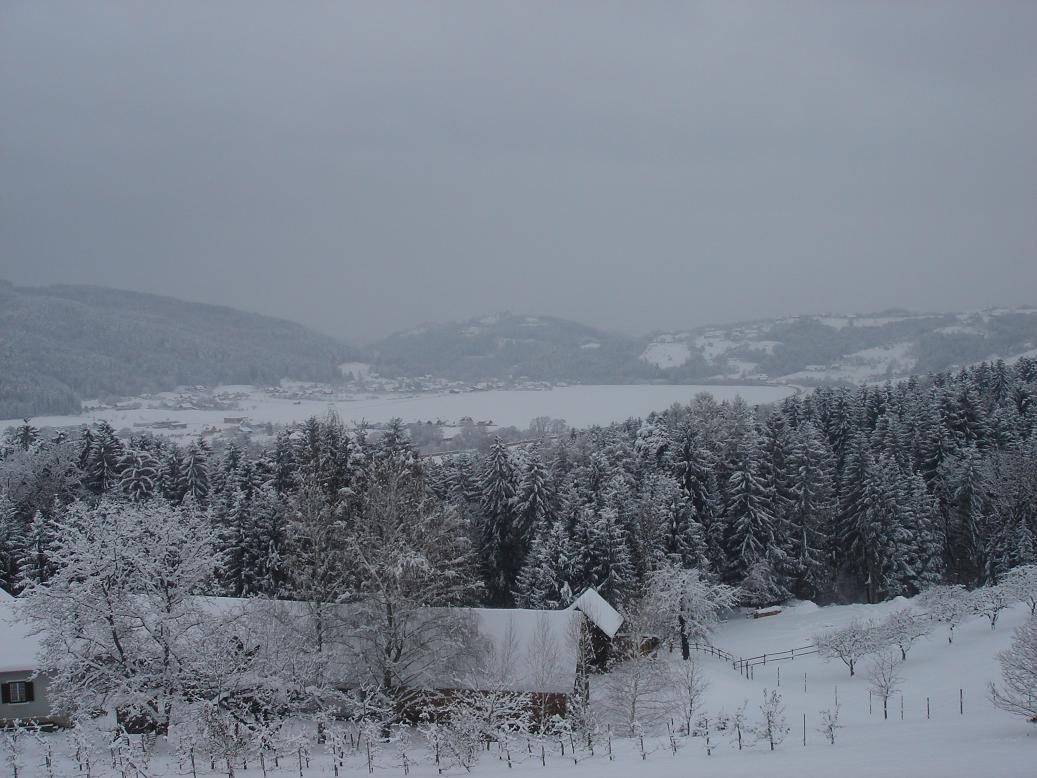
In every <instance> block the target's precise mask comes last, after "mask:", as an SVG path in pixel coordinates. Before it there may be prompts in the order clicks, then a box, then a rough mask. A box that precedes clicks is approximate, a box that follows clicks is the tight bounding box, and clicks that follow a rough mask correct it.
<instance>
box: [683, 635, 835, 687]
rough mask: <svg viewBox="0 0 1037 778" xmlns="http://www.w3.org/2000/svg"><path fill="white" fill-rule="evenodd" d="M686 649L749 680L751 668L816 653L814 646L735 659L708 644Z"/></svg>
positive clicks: (693, 645) (751, 672) (698, 644)
mask: <svg viewBox="0 0 1037 778" xmlns="http://www.w3.org/2000/svg"><path fill="white" fill-rule="evenodd" d="M688 648H690V649H691V650H692V651H698V652H699V653H703V654H709V655H710V656H715V657H717V658H718V659H723V660H724V661H725V662H728V663H730V665H731V669H732V670H737V671H738V673H739V674H740V675H742V676H744V677H745V678H748V679H750V680H751V679H752V677H753V668H754V667H757V666H758V665H765V664H767V663H768V662H770V663H774V662H791V661H794V660H795V659H796V658H797V657H804V656H809V655H811V654H816V653H817V646H814V645H809V646H799V647H798V648H787V649H785V650H783V651H768V652H767V653H765V654H759V655H758V656H750V657H736V656H735V655H734V654H732V653H731V652H729V651H724V650H723V649H722V648H718V647H717V646H714V645H712V644H710V643H691V644H689V646H688Z"/></svg>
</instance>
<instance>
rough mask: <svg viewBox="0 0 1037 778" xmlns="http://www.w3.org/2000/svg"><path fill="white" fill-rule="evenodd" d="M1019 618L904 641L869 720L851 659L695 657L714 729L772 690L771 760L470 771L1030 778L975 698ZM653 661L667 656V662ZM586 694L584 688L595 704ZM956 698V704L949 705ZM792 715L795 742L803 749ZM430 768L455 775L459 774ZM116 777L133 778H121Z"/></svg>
mask: <svg viewBox="0 0 1037 778" xmlns="http://www.w3.org/2000/svg"><path fill="white" fill-rule="evenodd" d="M903 605H905V602H904V601H902V600H901V601H893V602H890V603H884V604H881V605H873V606H868V605H850V606H836V607H826V608H817V607H816V606H814V605H813V604H812V603H800V604H798V605H796V606H794V607H791V608H789V609H786V610H785V611H784V612H783V613H781V614H780V615H777V616H772V617H769V618H765V619H759V620H752V619H742V618H737V619H734V620H732V621H729V622H727V623H724V624H721V625H720V626H719V627H718V628H717V630H716V631H715V634H714V637H713V643H714V644H715V645H716V646H718V647H721V648H723V649H725V650H727V651H730V652H732V653H734V654H736V655H741V656H756V655H759V654H762V653H764V652H776V651H781V650H784V649H789V648H793V647H799V646H805V645H807V644H809V643H810V639H811V636H812V635H813V634H815V633H816V632H817V631H819V630H824V629H829V628H832V627H838V626H841V625H845V624H847V623H849V622H850V621H851V620H852V619H853V618H856V617H862V618H882V617H884V616H885V615H887V614H888V613H889V612H890V611H892V610H894V609H896V608H899V607H903ZM1028 616H1029V610H1028V608H1027V607H1026V606H1025V605H1016V606H1014V607H1013V608H1011V609H1009V610H1008V611H1006V612H1005V613H1004V614H1003V615H1002V617H1001V620H1000V621H999V623H998V627H997V630H996V631H991V629H990V627H989V625H988V622H987V621H986V620H985V619H984V618H982V617H980V616H975V617H972V618H971V619H969V620H967V621H966V622H965V623H963V624H962V625H961V626H960V627H958V629H957V630H956V632H955V640H954V644H953V645H948V643H947V640H946V634H945V631H944V629H943V628H942V627H937V628H936V630H935V631H934V632H933V633H932V634H931V635H930V636H928V637H926V638H922V639H921V640H920V641H919V642H918V643H916V644H915V646H914V648H913V649H912V650H911V652H910V653H909V655H908V658H907V661H906V663H905V664H904V666H903V669H904V676H905V681H904V683H903V684H902V693H903V718H901V712H900V711H901V708H900V700H901V695H900V694H899V693H898V694H896V695H895V696H894V697H893V700H892V702H891V704H890V718H889V719H888V720H883V718H882V715H881V705H880V704H879V703H878V702H877V701H875V702H874V704H873V705H872V706H871V709H870V710H869V693H868V681H867V680H866V678H865V670H864V665H865V663H862V665H861V669H859V670H858V673H857V675H856V677H854V678H852V679H851V678H850V677H849V675H848V672H847V670H846V668H845V666H844V665H843V664H841V663H840V662H838V661H837V660H832V661H829V662H826V661H825V660H823V659H821V658H819V657H818V656H816V655H808V656H803V657H799V658H797V659H795V660H793V661H783V662H769V663H768V664H767V665H765V666H764V665H760V666H757V667H755V669H754V671H753V677H752V679H746V678H743V677H742V676H741V675H740V674H739V673H738V672H736V671H735V670H733V669H732V667H731V665H730V664H728V663H726V662H724V661H722V660H720V659H718V658H714V657H711V656H708V655H703V654H696V657H697V660H698V661H699V662H700V663H701V664H702V666H703V667H704V669H705V672H706V675H707V677H708V680H709V683H710V688H709V690H708V691H707V693H706V698H705V702H704V706H703V711H704V712H705V713H707V714H708V715H709V716H710V717H712V718H713V720H714V721H715V720H716V717H717V716H718V714H721V713H722V712H726V713H728V714H730V713H733V712H734V711H735V710H736V709H737V708H738V706H740V705H741V704H742V703H743V701H746V700H748V703H749V704H748V708H747V713H748V719H749V722H750V724H751V723H752V722H753V721H754V719H756V718H757V717H758V713H759V711H758V705H759V702H760V700H761V698H762V694H763V690H764V689H777V690H778V691H779V692H780V694H781V695H782V698H783V702H784V705H785V709H786V720H787V724H788V726H789V729H790V731H789V732H788V734H787V736H786V738H785V740H784V742H782V743H781V744H780V745H778V746H777V748H776V750H774V751H771V750H770V749H769V748H768V746H767V744H766V743H759V742H757V743H755V744H753V745H747V746H746V747H745V748H744V750H741V751H740V750H738V748H737V744H736V742H735V740H734V739H733V738H732V737H731V735H730V732H717V731H716V730H715V729H714V730H713V731H712V735H711V738H710V746H711V753H710V754H708V755H707V753H706V741H705V738H704V737H701V736H695V737H690V738H689V737H683V736H680V737H677V738H675V740H674V741H673V743H674V744H675V746H676V753H675V752H674V750H673V745H671V741H670V740H669V738H668V736H667V734H666V732H665V727H663V728H662V731H661V733H659V734H654V735H652V736H650V737H645V739H644V757H642V750H641V749H642V746H641V741H640V740H639V739H637V738H621V737H618V736H615V735H613V737H612V758H610V756H609V753H608V751H609V747H608V734H607V733H608V729H607V726H606V722H604V721H603V722H602V724H601V727H600V729H599V731H598V733H597V734H596V735H595V736H594V740H593V742H592V749H593V753H592V749H591V748H588V747H587V743H586V742H585V741H583V742H577V743H576V745H577V749H576V757H575V764H574V759H573V754H572V750H571V746H570V742H569V740H568V737H565V738H563V739H562V740H561V741H560V740H558V739H556V738H555V739H549V740H546V741H540V740H530V741H528V745H527V741H526V740H520V741H516V742H515V743H514V744H513V749H512V752H511V760H512V766H510V767H509V765H508V763H507V758H506V757H507V755H506V754H505V752H503V751H501V752H498V751H497V749H496V748H493V749H491V750H490V751H488V752H485V753H484V754H483V756H482V758H481V759H480V761H479V762H478V763H477V764H475V765H474V766H473V768H472V774H473V775H484V776H502V775H505V774H507V775H515V774H524V775H530V776H545V778H547V777H551V778H554V777H555V776H557V777H558V778H562V777H563V776H564V777H566V778H578V777H579V776H607V777H611V776H615V778H621V777H622V776H629V775H633V774H635V773H636V774H640V775H643V776H651V777H652V778H671V777H672V778H685V777H686V776H698V775H708V776H718V777H721V778H735V777H737V776H744V777H745V778H749V776H752V777H753V778H761V777H763V778H766V777H767V776H817V778H822V777H824V778H828V777H829V776H835V775H838V776H840V778H858V777H859V778H878V777H880V776H891V777H892V776H896V777H897V778H900V777H901V776H910V777H912V778H914V777H918V778H930V777H931V778H955V777H958V776H960V777H961V778H972V777H973V776H980V775H982V776H987V777H989V778H1013V777H1014V776H1033V775H1034V774H1035V772H1037V769H1035V767H1034V765H1035V757H1037V754H1035V749H1037V727H1035V726H1034V725H1033V724H1029V723H1027V722H1026V721H1024V720H1022V719H1020V718H1017V717H1013V716H1010V715H1009V714H1007V713H1004V712H1002V711H999V710H997V709H995V708H994V707H993V706H992V705H991V704H990V702H989V700H988V698H987V683H988V681H991V680H998V678H999V675H998V665H997V653H998V652H999V651H1000V650H1002V649H1004V648H1005V647H1006V646H1007V645H1008V644H1009V642H1010V640H1011V636H1012V631H1013V629H1014V627H1016V626H1017V625H1019V624H1021V623H1022V622H1023V621H1024V620H1025V619H1026V618H1027V617H1028ZM667 659H668V661H674V662H676V661H679V660H678V659H677V657H676V656H669V657H667ZM779 673H780V679H779ZM804 684H805V688H804ZM959 690H961V693H962V696H961V697H959ZM597 693H598V692H597V690H596V691H595V695H596V694H597ZM836 695H838V700H839V706H840V720H839V721H840V724H841V725H842V728H841V729H839V730H838V732H837V736H836V742H835V744H834V745H830V744H829V743H828V742H827V741H826V740H825V738H824V737H823V736H822V735H821V734H820V733H819V732H818V730H817V727H818V725H819V722H820V718H819V711H821V710H822V709H825V708H830V707H832V706H833V705H834V703H835V698H836ZM927 700H928V705H929V714H928V716H927V713H926V705H927ZM962 700H963V703H964V704H963V707H961V708H960V707H959V705H961V701H962ZM962 711H963V712H962ZM804 715H805V716H806V729H805V734H806V745H804V744H803V735H804V727H803V716H804ZM678 726H679V724H678ZM612 731H613V732H615V731H616V730H615V729H613V730H612ZM63 738H67V736H66V735H64V734H61V733H58V734H53V735H44V736H42V742H43V743H44V744H47V743H49V744H50V747H51V750H52V753H53V756H54V760H55V764H56V770H55V772H54V773H48V772H47V770H46V768H45V767H44V766H43V763H44V751H43V748H44V747H45V746H41V745H39V744H35V743H29V742H27V741H26V742H24V743H23V752H22V754H21V756H20V757H19V758H20V760H21V761H22V772H21V773H20V775H26V776H34V775H48V774H53V775H59V776H61V775H73V774H75V775H81V773H79V772H78V769H77V768H76V767H75V765H74V763H73V762H72V760H71V759H70V758H69V757H67V756H66V757H62V756H61V754H62V753H63V749H68V748H69V747H70V746H69V743H68V741H67V740H63ZM541 745H543V746H544V761H546V765H544V764H542V763H541V752H540V748H541ZM168 747H169V746H166V745H162V744H160V745H159V746H158V752H157V753H156V756H155V757H154V758H153V759H152V760H151V763H150V765H149V766H148V767H147V768H146V770H145V771H144V772H141V773H139V775H146V776H173V775H190V774H191V770H190V767H189V766H188V764H186V763H184V762H181V763H179V764H178V761H177V758H176V757H175V756H173V755H172V754H169V753H166V754H163V753H162V751H163V749H165V748H168ZM563 747H564V750H565V754H564V755H563V754H562V750H563ZM73 751H74V749H73ZM73 751H70V752H69V753H72V752H73ZM105 753H106V754H107V750H106V749H105ZM309 759H310V763H309V767H308V768H307V767H306V766H305V765H303V769H302V770H301V771H300V769H299V757H298V755H297V754H296V753H294V752H293V753H292V754H289V755H287V756H284V755H282V756H281V758H280V761H279V767H278V768H277V769H275V768H274V767H273V766H272V765H271V764H270V763H269V760H267V765H266V767H267V771H268V773H269V774H270V775H284V776H288V775H302V776H304V777H305V778H314V777H315V776H326V775H333V774H335V772H334V769H333V766H332V758H331V755H330V754H328V753H327V752H326V751H325V750H324V747H323V746H314V747H313V748H312V752H311V754H310V757H309ZM371 761H372V765H373V767H374V774H376V775H405V774H408V775H415V776H432V775H438V774H440V773H439V772H438V771H437V768H436V767H435V765H434V764H433V755H432V753H431V752H429V751H428V749H427V747H425V746H424V744H423V743H421V742H420V741H418V740H417V739H414V738H412V739H407V738H405V739H404V740H402V741H401V742H398V743H395V744H391V745H382V746H377V747H376V748H375V749H374V751H373V752H372V758H371ZM405 765H406V767H405ZM367 770H368V763H367V752H366V748H364V747H361V748H358V749H355V750H354V751H353V752H352V753H349V754H347V755H346V759H345V765H344V766H343V767H342V768H340V771H339V773H338V774H341V775H356V774H367ZM236 772H237V774H238V775H242V774H244V775H259V774H261V771H260V766H259V764H258V763H257V762H256V760H255V757H252V758H251V759H250V760H249V762H248V769H247V770H244V771H243V770H242V769H241V768H240V766H239V768H238V769H237V771H236ZM444 772H445V773H446V774H454V775H464V774H466V773H465V771H464V770H463V769H461V768H454V769H449V770H445V771H444ZM119 774H120V773H119V772H118V771H113V770H112V769H111V767H110V759H105V760H101V759H98V760H96V761H95V763H94V771H93V775H105V776H107V775H113V776H114V775H119ZM129 774H130V775H138V774H137V773H134V772H132V771H131V772H130V773H129ZM197 774H198V775H206V776H208V775H219V774H224V775H226V771H225V770H224V771H223V772H222V773H221V772H220V771H219V770H217V771H216V772H210V770H209V763H208V759H207V758H204V757H201V756H200V757H199V759H198V764H197Z"/></svg>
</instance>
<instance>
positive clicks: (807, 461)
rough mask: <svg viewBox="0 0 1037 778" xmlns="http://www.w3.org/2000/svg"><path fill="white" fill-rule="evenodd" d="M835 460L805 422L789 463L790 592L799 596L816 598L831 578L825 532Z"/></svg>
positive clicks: (832, 500) (829, 521)
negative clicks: (791, 572) (790, 486)
mask: <svg viewBox="0 0 1037 778" xmlns="http://www.w3.org/2000/svg"><path fill="white" fill-rule="evenodd" d="M834 458H835V455H834V453H833V452H832V448H831V446H830V445H829V444H828V441H827V440H825V438H824V436H823V435H822V434H821V432H820V431H819V430H818V429H817V427H815V426H814V424H812V423H811V422H805V423H804V424H803V425H802V426H801V427H800V428H799V429H798V430H797V431H796V435H795V443H794V447H793V450H792V454H791V457H790V463H789V464H790V468H791V471H792V480H791V483H792V488H791V492H792V494H791V505H790V506H789V523H790V525H791V527H790V529H791V532H792V542H791V543H790V548H789V565H790V566H791V568H792V570H793V571H794V581H793V584H792V589H793V593H794V594H796V595H797V596H798V597H804V598H811V597H816V596H817V594H818V593H819V592H820V591H821V590H823V589H824V588H825V586H826V585H827V583H828V578H829V576H830V575H831V551H830V546H829V538H828V535H827V533H828V531H829V528H830V527H831V524H832V520H833V518H834V515H835V494H834V473H833V470H832V462H833V461H834Z"/></svg>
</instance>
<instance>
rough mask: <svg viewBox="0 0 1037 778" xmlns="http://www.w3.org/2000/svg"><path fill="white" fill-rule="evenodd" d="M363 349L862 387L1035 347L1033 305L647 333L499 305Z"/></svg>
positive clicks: (403, 364) (575, 378) (491, 375)
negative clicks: (494, 311) (492, 311)
mask: <svg viewBox="0 0 1037 778" xmlns="http://www.w3.org/2000/svg"><path fill="white" fill-rule="evenodd" d="M369 351H370V354H369V359H370V362H371V363H372V365H373V366H374V369H375V370H377V371H380V372H382V373H384V374H385V375H392V376H410V377H416V376H423V375H426V374H428V375H435V376H440V377H448V378H452V379H463V380H467V381H491V380H498V381H507V380H516V379H521V378H533V379H537V380H544V381H551V382H562V381H565V382H576V383H599V384H605V383H615V384H620V383H637V382H645V381H655V382H658V381H665V382H668V383H695V382H701V381H710V382H715V383H732V382H753V383H778V384H795V385H817V384H822V383H848V384H859V383H868V382H873V381H884V380H886V379H895V378H902V377H905V376H908V375H913V374H917V373H927V372H931V371H941V370H947V369H951V368H954V367H958V366H963V365H967V364H974V363H977V362H982V361H985V360H986V361H989V360H996V359H1004V360H1006V361H1012V360H1013V359H1015V358H1018V357H1019V356H1023V355H1033V354H1034V353H1037V308H1034V307H1030V308H1018V309H1007V308H997V309H990V310H984V311H973V312H966V313H937V314H918V313H907V312H902V311H886V312H883V313H879V314H869V315H838V314H827V315H817V316H792V317H786V318H780V319H766V320H757V321H747V322H739V323H735V324H729V325H723V326H709V327H699V328H696V329H688V330H678V331H672V332H659V333H655V334H652V335H649V336H645V337H636V336H633V337H632V336H629V335H623V334H619V333H614V332H606V331H603V330H599V329H595V328H592V327H588V326H585V325H582V324H578V323H576V322H571V321H566V320H564V319H557V318H551V317H531V316H522V315H518V314H499V315H495V316H482V317H477V318H474V319H470V320H468V321H464V322H458V323H454V324H436V325H428V326H425V327H421V328H419V329H416V330H410V331H407V332H403V333H399V334H397V335H393V336H390V337H389V338H386V339H385V340H383V341H380V342H379V343H376V344H374V345H373V346H372V347H371V348H370V349H369Z"/></svg>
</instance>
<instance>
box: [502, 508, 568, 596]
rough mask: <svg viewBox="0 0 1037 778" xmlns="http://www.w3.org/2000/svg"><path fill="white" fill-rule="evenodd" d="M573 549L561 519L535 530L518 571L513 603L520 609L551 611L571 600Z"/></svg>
mask: <svg viewBox="0 0 1037 778" xmlns="http://www.w3.org/2000/svg"><path fill="white" fill-rule="evenodd" d="M574 556H575V552H574V549H573V545H572V540H571V538H570V537H569V533H568V532H567V531H566V529H565V524H564V522H562V521H561V520H555V521H552V522H550V524H549V526H548V527H546V528H545V530H544V531H542V532H539V533H537V535H536V536H535V537H534V538H533V543H532V545H531V546H530V548H529V554H528V555H527V556H526V562H525V564H524V565H523V567H522V570H521V571H519V575H518V579H517V581H516V592H515V602H516V604H517V605H518V606H519V607H522V608H534V609H537V610H553V609H556V608H564V607H565V606H567V605H569V603H570V602H571V601H572V595H573V592H572V588H571V584H570V581H571V580H572V577H573V558H574Z"/></svg>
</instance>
